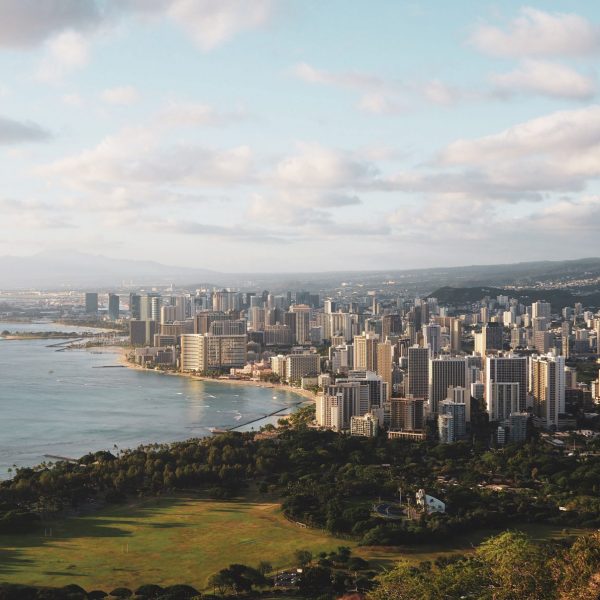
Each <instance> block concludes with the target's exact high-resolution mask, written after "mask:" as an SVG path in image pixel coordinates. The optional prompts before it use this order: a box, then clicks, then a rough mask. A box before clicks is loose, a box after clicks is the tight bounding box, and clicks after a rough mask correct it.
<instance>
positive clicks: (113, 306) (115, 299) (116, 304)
mask: <svg viewBox="0 0 600 600" xmlns="http://www.w3.org/2000/svg"><path fill="white" fill-rule="evenodd" d="M120 313H121V306H120V299H119V296H117V294H109V295H108V318H109V319H111V321H117V320H118V319H119V317H120Z"/></svg>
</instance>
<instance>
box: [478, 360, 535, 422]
mask: <svg viewBox="0 0 600 600" xmlns="http://www.w3.org/2000/svg"><path fill="white" fill-rule="evenodd" d="M493 383H517V384H519V403H518V411H520V412H523V411H524V410H525V409H526V408H527V357H525V356H515V355H508V356H488V357H487V358H486V363H485V399H486V404H487V410H488V413H489V414H490V415H492V414H498V408H497V407H495V406H493V405H492V402H493V398H494V392H493V390H492V384H493Z"/></svg>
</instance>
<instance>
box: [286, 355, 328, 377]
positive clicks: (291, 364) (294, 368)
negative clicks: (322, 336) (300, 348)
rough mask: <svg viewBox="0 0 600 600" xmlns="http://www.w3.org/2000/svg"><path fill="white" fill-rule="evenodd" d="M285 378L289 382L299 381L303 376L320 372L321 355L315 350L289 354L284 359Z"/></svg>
mask: <svg viewBox="0 0 600 600" xmlns="http://www.w3.org/2000/svg"><path fill="white" fill-rule="evenodd" d="M285 371H286V373H285V378H286V380H287V381H288V382H290V383H299V382H300V381H301V380H302V378H303V377H308V376H309V375H313V376H316V375H318V374H319V373H320V372H321V357H320V356H319V355H318V354H317V353H315V352H303V353H302V354H290V355H289V356H287V357H286V360H285Z"/></svg>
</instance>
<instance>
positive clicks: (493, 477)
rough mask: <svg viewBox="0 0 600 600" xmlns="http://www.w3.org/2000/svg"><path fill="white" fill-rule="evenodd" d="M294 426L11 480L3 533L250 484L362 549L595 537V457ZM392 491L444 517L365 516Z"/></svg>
mask: <svg viewBox="0 0 600 600" xmlns="http://www.w3.org/2000/svg"><path fill="white" fill-rule="evenodd" d="M295 422H296V425H297V426H296V427H289V428H287V429H286V430H284V431H283V432H281V433H280V435H278V436H274V437H272V438H268V439H260V440H255V439H254V438H255V435H254V434H252V433H245V434H240V433H227V434H223V435H218V436H215V437H212V438H205V439H196V440H189V441H186V442H180V443H174V444H169V445H166V444H165V445H152V446H145V447H139V448H136V449H133V450H126V451H123V452H120V453H119V454H118V455H116V456H115V455H113V454H111V453H109V452H98V453H94V454H89V455H86V456H84V457H83V458H82V459H81V461H80V463H79V464H71V463H66V462H61V463H58V464H55V465H51V466H48V465H41V466H39V467H36V468H23V469H19V470H17V472H16V474H15V475H14V477H13V479H12V480H9V481H4V482H2V483H1V484H0V533H2V532H6V533H8V532H15V531H28V530H31V529H32V528H34V527H36V526H37V525H36V524H37V522H38V520H39V519H40V518H41V519H43V518H45V517H46V516H49V515H52V514H56V513H61V512H63V513H65V514H68V513H69V511H71V510H72V509H74V508H75V509H77V508H78V507H87V508H89V507H90V506H99V505H101V504H102V503H105V502H120V501H123V500H125V499H126V498H127V497H128V496H140V495H141V496H144V495H153V494H161V493H166V492H171V491H175V490H178V489H180V490H198V491H201V492H202V493H204V494H208V495H210V496H212V497H215V498H231V497H234V496H236V495H239V494H241V493H243V490H244V488H245V487H247V486H248V485H250V484H253V485H256V487H257V488H258V490H259V491H260V492H262V493H265V494H270V495H271V496H273V495H276V496H278V497H280V498H282V499H283V506H284V509H285V511H286V513H287V515H288V516H289V517H290V518H291V519H293V520H295V521H300V522H302V523H305V524H307V525H310V526H313V527H319V528H323V529H327V530H329V531H331V532H334V533H337V534H345V535H348V536H352V537H353V538H355V539H359V540H360V541H361V543H363V544H368V545H377V544H385V545H396V544H406V543H420V542H425V541H435V540H441V539H443V538H445V537H447V536H450V535H452V534H454V533H456V532H458V531H464V530H465V528H467V527H468V528H469V530H473V529H475V528H477V527H483V526H485V527H489V526H498V527H503V528H504V527H507V526H510V524H511V523H515V522H524V521H529V522H546V523H553V524H564V525H581V526H590V527H597V526H600V499H599V497H598V492H599V491H600V457H598V456H594V455H593V454H592V453H591V452H590V453H587V455H573V456H570V455H567V454H565V453H564V452H561V451H559V450H556V449H553V448H552V447H550V446H548V445H545V444H543V443H541V442H538V441H532V442H530V443H528V444H526V445H523V446H508V447H506V448H504V449H501V450H488V449H486V448H484V447H483V446H478V445H471V444H467V443H457V444H452V445H440V444H434V443H427V442H420V443H411V442H404V441H398V440H392V441H389V440H386V439H383V438H376V439H365V438H356V437H349V436H345V435H339V434H336V433H333V432H323V431H315V430H312V429H308V428H306V427H305V426H304V425H302V416H300V417H296V418H295ZM399 488H401V489H402V493H403V495H404V498H405V499H406V498H407V497H411V498H413V499H414V493H415V492H416V490H417V489H419V488H425V489H426V490H427V492H428V493H429V494H431V495H433V496H436V497H438V498H440V499H441V500H443V501H444V502H445V503H446V509H447V510H446V514H437V515H420V516H418V518H413V519H412V520H399V521H388V520H385V519H383V518H380V517H377V516H374V515H373V513H372V510H371V507H372V504H373V503H374V502H376V501H377V500H378V499H379V498H381V499H384V500H387V501H391V500H393V499H395V498H396V499H397V497H398V492H399Z"/></svg>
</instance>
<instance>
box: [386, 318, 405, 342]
mask: <svg viewBox="0 0 600 600" xmlns="http://www.w3.org/2000/svg"><path fill="white" fill-rule="evenodd" d="M401 334H402V317H401V316H400V315H399V314H389V315H383V317H381V339H383V340H386V339H387V338H389V337H391V336H396V335H401Z"/></svg>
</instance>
